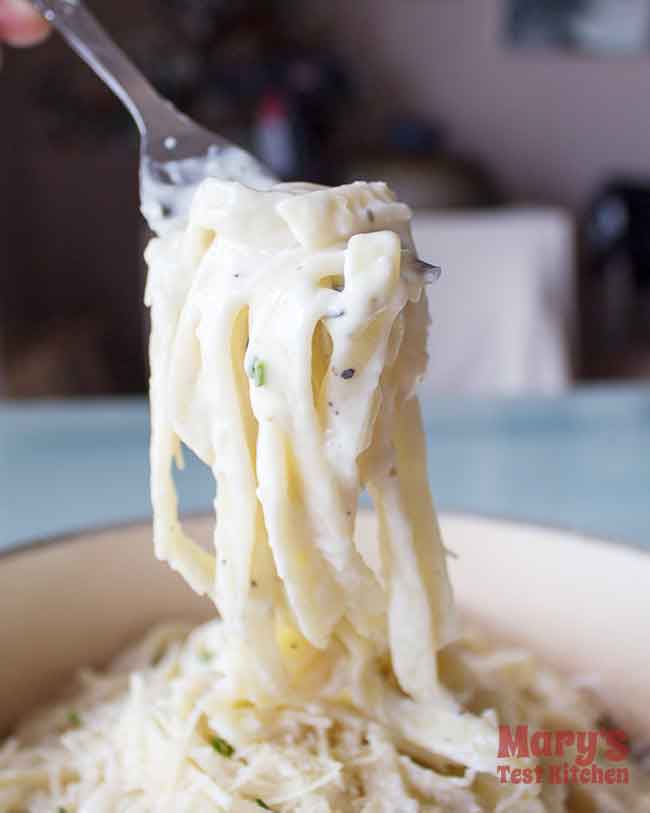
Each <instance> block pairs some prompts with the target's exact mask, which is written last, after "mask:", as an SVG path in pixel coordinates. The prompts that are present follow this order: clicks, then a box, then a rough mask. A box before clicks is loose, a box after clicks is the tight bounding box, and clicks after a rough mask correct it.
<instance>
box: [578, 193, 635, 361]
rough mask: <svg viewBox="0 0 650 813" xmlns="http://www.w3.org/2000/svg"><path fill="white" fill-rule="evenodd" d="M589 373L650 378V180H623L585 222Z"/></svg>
mask: <svg viewBox="0 0 650 813" xmlns="http://www.w3.org/2000/svg"><path fill="white" fill-rule="evenodd" d="M584 234H585V255H586V256H585V263H586V270H587V278H586V280H585V285H586V289H587V290H586V296H587V298H588V307H589V315H588V319H587V321H588V323H589V325H590V336H589V337H588V338H589V345H590V347H591V348H593V350H592V353H591V354H590V355H591V358H590V359H589V366H590V370H589V372H591V373H594V374H596V375H598V374H603V375H615V374H618V375H630V374H632V373H635V372H636V371H637V370H643V369H645V375H648V374H650V180H639V179H628V178H620V179H615V180H612V181H610V182H608V183H606V184H605V185H604V186H603V187H602V188H601V189H600V190H599V191H598V193H597V194H596V195H595V197H594V200H593V202H592V204H591V206H590V207H589V210H588V213H587V216H586V223H585V229H584Z"/></svg>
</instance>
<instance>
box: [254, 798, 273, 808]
mask: <svg viewBox="0 0 650 813" xmlns="http://www.w3.org/2000/svg"><path fill="white" fill-rule="evenodd" d="M255 803H256V804H257V806H258V807H261V808H263V809H264V810H271V808H270V807H269V806H268V805H267V804H266V802H265V801H264V799H255Z"/></svg>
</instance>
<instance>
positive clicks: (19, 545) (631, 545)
mask: <svg viewBox="0 0 650 813" xmlns="http://www.w3.org/2000/svg"><path fill="white" fill-rule="evenodd" d="M362 510H363V509H362ZM210 516H213V515H212V514H211V513H210V512H207V511H203V510H201V511H190V512H187V513H185V514H183V515H182V517H181V519H182V520H183V521H188V520H189V521H193V520H200V519H205V518H208V517H210ZM441 517H442V518H446V517H449V518H452V519H461V520H469V521H475V522H476V521H478V522H480V521H481V520H485V521H487V522H491V523H503V524H504V525H509V526H511V527H512V526H514V527H515V528H522V529H528V530H534V531H542V532H548V533H549V534H557V535H560V536H564V537H568V538H569V539H573V540H574V541H577V542H582V543H587V544H596V545H599V546H600V545H605V546H607V547H610V548H611V547H614V548H618V549H621V550H627V551H633V552H636V553H642V554H644V555H646V556H649V555H650V545H644V544H643V543H641V542H630V541H628V540H625V539H618V540H616V539H612V538H611V537H606V536H601V535H599V534H593V533H591V532H587V531H581V530H580V529H578V528H575V527H572V526H570V525H562V524H559V523H558V524H554V523H551V524H549V523H543V524H538V523H535V522H530V521H527V520H525V519H522V518H520V517H508V516H503V515H502V514H491V513H489V512H473V511H472V512H468V511H455V510H450V511H439V512H438V518H439V519H440V518H441ZM147 525H151V517H143V518H142V519H129V520H125V521H123V522H119V521H118V522H107V523H100V524H98V525H90V526H88V527H85V528H73V529H71V530H70V531H62V532H60V533H56V534H52V535H48V536H37V537H34V538H32V539H29V538H28V539H26V540H25V541H20V542H14V543H9V544H8V545H5V546H2V547H0V566H2V564H3V563H4V562H6V561H7V560H11V559H15V558H17V557H19V556H21V555H23V554H29V553H34V552H38V551H41V550H44V549H47V548H49V547H54V546H55V545H61V544H63V543H66V542H72V543H80V542H86V541H89V537H90V538H94V537H97V536H101V535H104V534H106V533H110V532H112V531H116V532H120V533H121V532H124V531H129V530H136V529H138V528H143V527H146V526H147ZM152 555H153V545H152Z"/></svg>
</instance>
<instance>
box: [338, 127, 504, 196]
mask: <svg viewBox="0 0 650 813" xmlns="http://www.w3.org/2000/svg"><path fill="white" fill-rule="evenodd" d="M378 134H379V138H377V136H374V141H373V140H369V141H368V143H367V144H360V145H359V146H358V147H357V149H356V150H355V151H354V153H353V155H352V158H351V159H350V161H349V162H348V164H347V178H346V180H384V181H386V182H387V183H388V185H389V186H390V187H391V188H392V189H393V191H394V192H395V194H396V195H397V197H398V198H400V199H401V200H407V201H408V202H409V204H410V205H411V206H413V207H414V208H416V209H456V208H470V207H483V206H493V205H496V204H497V203H500V202H501V195H500V194H499V190H498V186H497V184H496V183H495V181H494V179H493V178H492V176H491V175H490V173H489V172H488V171H487V169H486V168H485V167H484V166H483V164H481V163H480V162H479V161H477V160H476V159H473V158H471V157H467V156H462V155H456V154H454V153H453V152H451V151H450V150H449V148H448V146H447V139H446V133H445V131H444V128H443V127H442V126H440V125H438V124H436V123H434V124H431V123H429V122H426V121H422V120H421V119H418V118H414V117H410V116H402V117H396V118H393V119H391V120H389V121H388V122H386V123H384V124H383V126H381V127H380V128H378ZM370 137H371V139H372V138H373V134H371V136H370Z"/></svg>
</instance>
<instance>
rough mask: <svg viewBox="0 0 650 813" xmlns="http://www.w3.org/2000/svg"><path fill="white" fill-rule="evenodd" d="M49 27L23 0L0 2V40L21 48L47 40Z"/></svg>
mask: <svg viewBox="0 0 650 813" xmlns="http://www.w3.org/2000/svg"><path fill="white" fill-rule="evenodd" d="M49 33H50V26H49V25H48V24H47V23H46V22H45V20H44V19H43V18H42V17H41V16H40V14H38V13H37V12H36V11H34V9H33V8H32V7H31V6H29V5H28V4H27V3H25V2H23V0H5V2H3V3H2V2H0V40H2V41H3V42H6V43H7V44H8V45H13V46H15V47H18V48H23V47H25V46H28V45H36V44H38V43H39V42H42V41H43V40H44V39H46V38H47V36H48V34H49Z"/></svg>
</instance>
